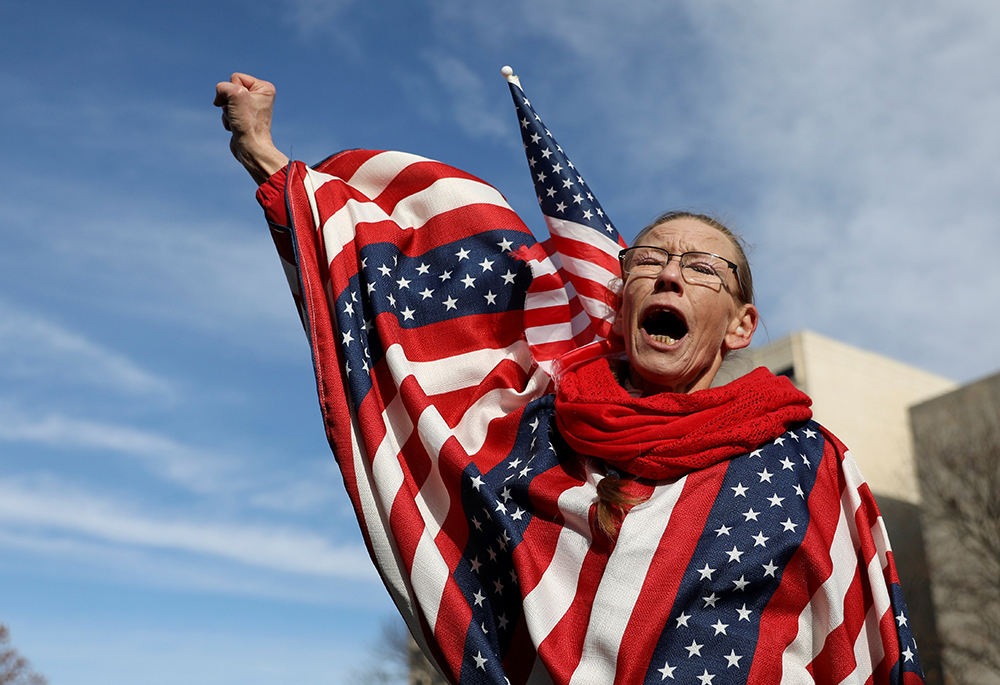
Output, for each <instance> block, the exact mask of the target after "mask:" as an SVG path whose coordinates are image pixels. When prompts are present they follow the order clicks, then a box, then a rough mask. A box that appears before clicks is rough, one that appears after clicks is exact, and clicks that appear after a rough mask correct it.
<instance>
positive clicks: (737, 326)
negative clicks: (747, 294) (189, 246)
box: [723, 304, 758, 350]
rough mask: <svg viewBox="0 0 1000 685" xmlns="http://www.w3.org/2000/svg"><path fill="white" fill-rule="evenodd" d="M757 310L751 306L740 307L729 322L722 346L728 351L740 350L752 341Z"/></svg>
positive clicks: (755, 326)
mask: <svg viewBox="0 0 1000 685" xmlns="http://www.w3.org/2000/svg"><path fill="white" fill-rule="evenodd" d="M757 317H758V314H757V308H756V307H754V306H753V305H752V304H744V305H741V306H740V307H739V308H738V309H737V310H736V314H735V315H734V316H733V318H732V320H731V321H730V322H729V329H728V330H727V331H726V338H725V341H724V343H723V344H724V345H725V346H726V349H729V350H741V349H743V348H744V347H746V346H747V345H749V344H750V341H751V340H753V334H754V331H756V330H757Z"/></svg>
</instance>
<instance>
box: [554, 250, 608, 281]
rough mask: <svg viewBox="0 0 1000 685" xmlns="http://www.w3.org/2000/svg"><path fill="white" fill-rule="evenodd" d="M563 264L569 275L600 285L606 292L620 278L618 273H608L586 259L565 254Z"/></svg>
mask: <svg viewBox="0 0 1000 685" xmlns="http://www.w3.org/2000/svg"><path fill="white" fill-rule="evenodd" d="M562 263H563V269H565V270H566V271H568V272H569V273H571V274H573V275H574V276H576V277H577V278H582V279H584V280H587V281H592V282H593V283H594V284H595V285H598V286H600V287H602V288H604V289H605V290H608V289H609V288H608V285H609V284H610V283H611V282H612V281H614V280H615V279H617V278H618V272H616V271H608V270H607V269H605V268H603V267H601V266H599V265H597V264H594V263H593V262H590V261H587V260H585V259H578V258H576V257H570V256H568V255H565V254H564V255H563V258H562Z"/></svg>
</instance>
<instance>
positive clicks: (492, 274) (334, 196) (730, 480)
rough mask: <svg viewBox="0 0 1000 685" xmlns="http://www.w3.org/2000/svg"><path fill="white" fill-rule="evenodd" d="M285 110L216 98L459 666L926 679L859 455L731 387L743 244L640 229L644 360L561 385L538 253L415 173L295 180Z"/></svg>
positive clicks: (385, 531) (636, 323) (364, 463)
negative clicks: (544, 330)
mask: <svg viewBox="0 0 1000 685" xmlns="http://www.w3.org/2000/svg"><path fill="white" fill-rule="evenodd" d="M273 96H274V90H273V87H272V86H271V85H270V84H267V83H266V82H261V81H258V80H256V79H253V78H252V77H249V76H246V75H240V74H237V75H234V76H233V79H232V80H231V82H229V83H222V84H219V86H218V88H217V97H216V104H217V105H219V106H222V107H223V110H224V111H223V122H224V124H225V125H226V128H227V129H228V130H231V131H232V132H233V138H232V143H231V145H232V149H233V152H234V154H235V155H236V157H237V159H239V160H240V161H241V162H242V163H243V164H244V166H245V167H246V168H247V169H248V171H250V173H251V175H252V176H253V177H254V179H255V181H257V182H258V183H260V184H261V186H260V189H259V191H258V198H259V199H260V201H261V203H262V204H263V206H264V208H265V213H266V214H267V217H268V221H269V223H270V225H271V227H272V232H273V234H274V236H275V240H276V243H277V244H278V248H279V253H281V254H282V256H283V258H284V259H285V260H286V261H288V262H290V263H291V264H293V265H294V270H293V271H291V273H294V274H295V278H294V279H293V281H292V287H293V293H294V294H295V296H296V299H297V301H298V302H299V304H300V307H301V310H302V312H303V321H304V323H305V325H306V330H307V334H308V335H309V337H310V342H311V344H312V347H313V353H314V361H315V364H316V373H317V383H318V388H319V395H320V401H321V406H322V407H323V410H324V419H325V421H326V426H327V432H328V436H329V438H330V442H331V445H332V447H333V450H334V453H335V456H336V457H337V460H338V462H339V464H340V466H341V469H342V471H343V472H344V476H345V483H346V484H347V488H348V492H349V494H350V495H351V498H352V502H353V503H354V505H355V508H356V512H357V514H358V517H359V521H360V522H361V525H362V530H363V532H364V533H365V536H366V541H367V542H368V544H369V549H370V551H371V554H372V557H373V560H374V561H375V563H376V565H377V567H378V568H379V571H380V573H381V574H382V577H383V580H384V581H385V583H386V586H387V588H388V589H389V591H390V592H391V593H392V595H393V598H394V600H395V601H396V604H397V606H398V607H399V608H400V611H401V612H402V613H403V615H404V617H405V618H406V619H407V621H408V623H409V625H410V629H411V632H413V634H414V636H415V638H416V639H417V640H418V642H420V643H421V644H422V646H423V648H424V651H425V652H426V653H428V654H430V655H432V657H433V658H434V659H435V660H436V662H437V664H438V666H439V668H440V669H441V670H442V672H444V673H445V674H446V675H447V676H448V677H449V678H450V679H451V680H452V681H454V682H482V683H504V682H510V683H547V682H557V683H605V682H616V683H638V682H664V681H666V680H674V681H687V682H693V681H695V680H697V681H699V682H701V683H713V682H714V683H716V684H718V683H720V682H724V683H735V682H751V683H770V682H795V683H798V682H812V681H818V682H823V683H827V682H829V683H834V682H837V683H839V682H867V681H869V680H871V681H872V682H920V681H921V678H920V675H919V666H918V665H917V662H916V658H915V654H914V651H913V645H912V636H911V635H910V634H909V632H908V627H907V622H906V614H905V608H904V606H903V603H902V598H901V595H900V593H899V589H898V583H897V582H896V578H895V569H894V567H893V564H892V559H891V553H890V552H889V550H888V545H887V542H886V540H885V538H884V531H883V530H882V528H881V521H880V519H879V517H878V513H877V509H876V508H875V505H874V500H873V499H872V498H871V496H870V493H869V492H868V491H867V487H866V486H865V485H864V482H863V480H862V479H861V478H860V475H859V474H858V473H857V468H856V466H855V465H854V463H853V461H852V460H851V459H850V457H849V456H848V455H847V454H846V452H845V449H844V448H843V446H842V445H841V444H840V443H839V442H838V441H837V440H836V438H834V437H833V436H831V435H829V434H828V433H827V432H825V431H824V430H823V429H822V428H821V427H819V426H818V425H816V424H815V423H813V422H811V421H809V418H810V416H811V414H810V411H809V408H808V404H809V401H808V398H806V397H805V396H804V395H802V394H801V393H800V392H798V391H797V390H795V388H794V387H792V386H791V384H790V383H789V382H788V381H787V379H784V378H775V377H774V376H773V375H771V374H770V373H768V372H767V371H766V370H763V369H758V370H756V371H754V372H752V373H750V374H748V375H746V376H744V377H743V378H740V379H737V380H736V381H733V382H732V383H729V384H726V385H725V386H722V387H720V388H711V387H710V386H711V384H712V381H713V379H714V378H715V376H716V374H717V372H718V370H719V367H720V365H721V363H722V360H723V359H724V358H725V356H726V355H727V354H728V353H729V352H731V351H732V350H736V349H740V348H743V347H746V346H747V345H748V344H749V343H750V341H751V338H752V336H753V332H754V330H755V328H756V325H757V310H756V308H755V307H754V305H753V295H752V280H751V276H750V271H749V267H748V265H747V261H746V257H745V255H744V254H743V251H742V249H741V248H740V245H739V242H738V240H736V239H735V238H734V236H733V235H732V234H731V233H730V232H729V231H728V229H726V228H725V227H724V226H722V225H721V224H718V223H717V222H715V221H713V220H711V219H709V218H707V217H703V216H699V215H693V214H683V213H682V214H669V215H665V216H664V217H661V219H659V220H657V221H656V222H654V223H653V224H652V225H651V226H650V227H648V228H647V229H644V230H643V231H642V232H641V233H640V235H639V236H638V238H637V239H636V245H635V246H634V247H632V248H629V249H626V250H623V251H622V253H621V256H620V267H621V274H620V275H621V279H622V286H621V292H620V301H619V302H618V303H617V304H616V315H615V318H614V324H613V329H614V331H615V332H616V333H617V334H618V335H619V336H621V339H622V342H623V346H624V359H621V358H619V356H615V355H611V356H609V355H608V354H607V353H608V351H609V346H608V345H603V344H598V345H596V346H591V347H585V348H583V349H582V350H577V351H574V352H571V353H569V354H566V355H564V356H563V357H562V358H561V359H560V360H559V363H558V364H557V365H556V366H554V367H548V366H543V365H540V364H539V363H536V362H535V360H534V359H533V358H532V354H531V353H532V352H533V351H535V350H536V349H538V345H536V346H535V347H534V348H531V349H529V347H530V341H529V343H526V342H525V327H527V326H529V325H531V321H530V320H531V319H532V317H536V316H538V314H539V312H542V311H545V310H546V308H547V307H550V305H551V304H552V302H551V301H550V300H545V299H544V298H538V297H537V295H538V290H537V288H538V286H539V284H540V283H541V282H542V281H543V280H544V279H545V278H546V274H545V273H544V270H540V269H534V270H533V273H532V274H529V273H528V271H527V270H526V267H525V266H524V262H525V261H529V262H530V261H531V260H532V259H534V257H533V255H535V254H537V252H538V245H537V244H536V243H535V242H534V240H533V238H531V236H530V234H529V233H528V232H527V229H525V228H524V227H523V225H522V224H521V223H520V222H519V221H518V220H517V217H516V216H514V215H513V213H512V212H511V211H510V210H509V208H508V207H507V206H506V204H505V203H504V202H503V200H502V198H501V197H499V195H498V194H497V193H496V192H495V191H493V190H492V189H491V188H489V187H488V186H486V185H485V184H483V183H482V182H481V181H479V180H478V179H474V178H472V177H470V176H468V175H467V174H464V173H463V172H460V171H458V170H454V169H451V168H449V167H445V166H444V165H440V164H438V163H435V162H430V161H428V160H423V159H419V158H414V157H412V156H408V155H403V154H402V153H376V152H368V151H350V152H345V153H341V154H339V155H335V156H334V157H332V158H330V159H328V160H326V161H325V162H323V163H321V164H320V165H318V166H317V168H316V169H309V168H307V167H305V165H302V164H301V163H289V162H288V160H287V158H286V157H284V155H282V154H281V153H280V152H278V151H277V150H276V149H275V148H274V146H273V144H271V140H270V118H271V103H272V100H273ZM413 188H416V189H418V190H417V191H413V190H412V189H413ZM427 189H435V192H424V191H425V190H427ZM459 195H462V197H470V198H473V199H472V200H468V201H467V200H464V199H463V200H461V201H457V200H456V197H458V196H459ZM442 231H447V232H448V235H446V236H443V237H442V236H441V235H440V233H441V232H442ZM473 255H474V256H473ZM479 259H481V260H482V261H478V260H479ZM473 265H475V266H473ZM504 270H506V273H503V271H504ZM501 273H503V275H502V276H501V275H500V274H501ZM490 279H493V280H490ZM501 279H502V281H503V283H504V284H506V286H502V285H501ZM459 283H461V285H460V284H459ZM421 288H422V289H421ZM494 291H496V292H494ZM533 295H534V296H536V297H535V299H534V300H533V299H532V297H533ZM547 296H548V295H547ZM460 304H462V305H463V306H467V307H468V309H467V310H463V311H459V305H460ZM411 305H412V306H411ZM549 371H551V372H552V373H551V375H550V373H549ZM554 389H555V392H553V390H554ZM553 419H554V420H553Z"/></svg>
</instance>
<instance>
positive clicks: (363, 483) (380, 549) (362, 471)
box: [350, 407, 423, 641]
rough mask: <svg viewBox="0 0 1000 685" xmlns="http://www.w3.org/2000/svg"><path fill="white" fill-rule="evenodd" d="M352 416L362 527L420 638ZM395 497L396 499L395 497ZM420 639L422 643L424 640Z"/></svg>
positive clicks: (407, 585)
mask: <svg viewBox="0 0 1000 685" xmlns="http://www.w3.org/2000/svg"><path fill="white" fill-rule="evenodd" d="M350 413H351V452H352V457H353V463H354V480H355V484H356V486H357V488H358V500H359V501H360V503H361V512H362V525H364V527H365V529H366V530H367V532H368V539H369V540H371V545H372V551H373V553H374V555H375V559H376V567H377V568H378V571H379V574H380V575H381V576H382V579H383V580H384V581H385V586H386V588H387V589H388V590H389V594H390V595H391V596H392V600H393V602H394V603H395V604H396V606H397V607H398V608H399V611H400V613H401V614H402V615H403V618H404V619H405V620H406V623H407V625H408V626H409V628H410V632H411V633H413V634H414V635H419V634H420V633H421V629H420V622H419V621H418V620H417V617H416V606H415V604H414V593H413V587H412V586H411V585H410V582H409V578H408V577H407V576H406V573H405V567H404V565H403V559H402V557H401V556H400V554H399V548H398V547H397V546H396V541H395V540H394V539H393V538H392V536H391V534H390V531H389V527H388V525H387V522H388V520H389V515H388V512H387V511H385V510H383V508H382V505H381V502H380V501H379V499H378V498H376V496H375V493H376V491H377V490H378V487H379V484H377V483H376V479H375V477H374V474H373V473H372V469H371V464H370V462H369V461H368V454H367V452H366V451H365V447H364V443H362V442H360V441H359V440H358V437H359V436H360V433H361V431H360V427H359V426H358V416H357V412H356V411H354V408H353V407H352V408H351V412H350ZM392 494H393V497H395V493H392ZM420 639H421V641H422V639H423V638H422V636H421V638H420Z"/></svg>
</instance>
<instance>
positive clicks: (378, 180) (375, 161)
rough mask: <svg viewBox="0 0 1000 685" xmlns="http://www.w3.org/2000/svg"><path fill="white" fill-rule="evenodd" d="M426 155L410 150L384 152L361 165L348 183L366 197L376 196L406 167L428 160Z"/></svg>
mask: <svg viewBox="0 0 1000 685" xmlns="http://www.w3.org/2000/svg"><path fill="white" fill-rule="evenodd" d="M428 161H430V160H428V159H427V158H426V157H420V156H419V155H412V154H410V153H408V152H396V151H390V152H382V153H380V154H377V155H375V156H373V157H371V158H370V159H368V160H366V161H365V163H364V164H362V165H361V166H359V167H358V168H357V170H356V171H355V172H354V174H353V175H352V176H351V178H349V179H347V183H348V184H349V185H351V186H352V187H354V188H357V189H358V190H359V191H361V192H362V193H364V195H365V197H371V198H375V197H378V196H379V195H381V194H382V192H383V191H384V190H385V189H386V188H387V187H388V186H389V184H390V183H392V182H393V180H394V179H395V178H396V176H398V175H399V172H401V171H402V170H403V169H405V168H406V167H408V166H410V165H411V164H415V163H417V162H428Z"/></svg>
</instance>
